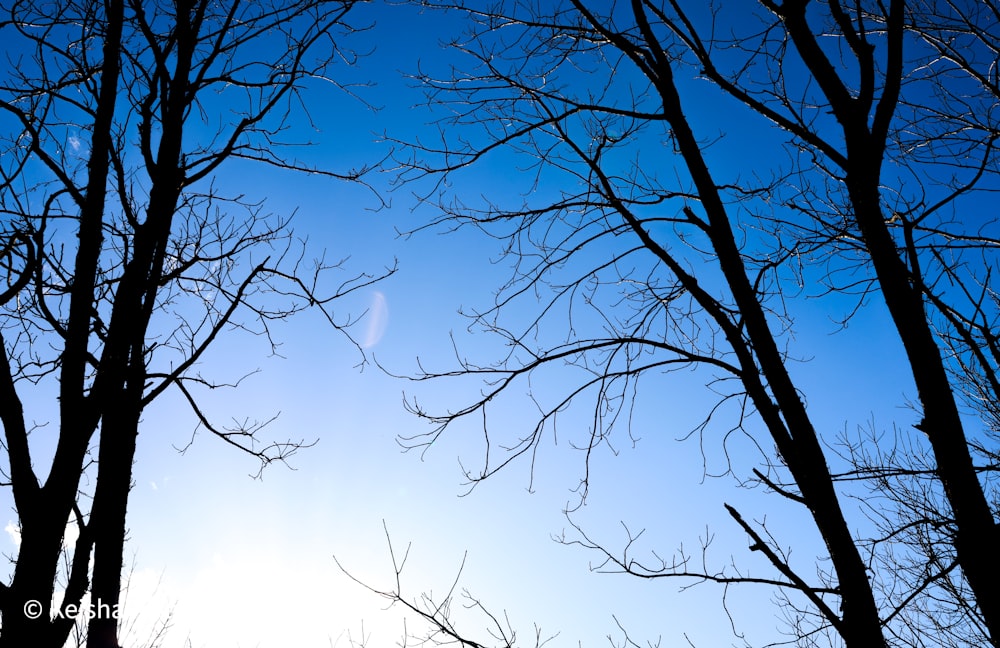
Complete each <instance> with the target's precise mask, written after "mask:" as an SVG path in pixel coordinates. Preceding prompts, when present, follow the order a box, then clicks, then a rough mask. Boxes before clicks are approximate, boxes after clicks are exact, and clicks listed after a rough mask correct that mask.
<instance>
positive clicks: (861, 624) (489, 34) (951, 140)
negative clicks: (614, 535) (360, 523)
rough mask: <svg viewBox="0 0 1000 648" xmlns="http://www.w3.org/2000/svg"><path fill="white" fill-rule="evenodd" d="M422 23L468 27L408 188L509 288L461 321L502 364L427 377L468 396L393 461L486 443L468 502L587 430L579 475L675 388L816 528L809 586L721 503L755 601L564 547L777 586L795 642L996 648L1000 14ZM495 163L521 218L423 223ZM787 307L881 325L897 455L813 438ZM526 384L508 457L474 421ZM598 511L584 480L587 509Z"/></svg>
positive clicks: (476, 215) (691, 10)
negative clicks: (688, 383) (672, 384)
mask: <svg viewBox="0 0 1000 648" xmlns="http://www.w3.org/2000/svg"><path fill="white" fill-rule="evenodd" d="M428 4H431V5H434V6H437V7H439V8H446V9H448V8H450V9H458V10H460V11H463V12H464V13H465V14H466V15H467V16H468V18H469V20H470V25H471V26H470V28H469V31H468V33H466V34H464V35H463V36H462V37H461V38H460V39H456V40H455V41H454V42H453V43H452V47H453V49H454V51H455V57H456V59H457V57H459V56H460V55H461V56H462V57H463V59H462V60H464V61H465V62H466V63H465V64H462V63H452V65H453V68H454V69H455V70H458V71H457V72H454V71H449V72H446V73H444V75H443V76H435V72H434V70H433V69H428V70H427V71H425V72H423V73H422V74H421V75H420V76H419V80H420V81H421V83H423V84H424V85H425V87H426V88H427V89H428V98H429V102H430V103H431V104H432V105H438V104H443V105H446V106H447V108H448V109H449V114H450V115H451V116H450V117H448V118H447V119H446V121H444V122H442V128H441V137H440V144H438V145H430V144H428V143H426V142H424V143H422V144H420V145H418V146H415V147H413V148H411V150H412V151H413V157H412V158H411V159H409V160H407V163H408V165H409V168H410V171H411V175H410V179H411V180H423V181H427V180H430V181H431V182H432V183H433V184H432V186H433V189H431V190H429V191H427V193H426V194H425V196H427V199H429V200H430V199H433V200H435V202H436V203H437V204H438V205H439V206H440V208H441V209H443V216H442V217H441V218H440V219H439V220H437V221H435V222H434V223H433V224H431V225H429V227H436V226H445V227H449V228H450V227H463V226H471V227H476V228H481V229H483V230H485V231H486V232H487V233H488V234H490V235H491V236H494V237H496V238H498V239H500V240H502V241H504V245H505V247H504V251H505V253H506V255H507V256H508V258H509V259H510V260H511V263H512V266H513V268H514V271H513V273H512V276H511V279H510V281H509V283H507V284H505V285H504V286H501V287H500V291H499V293H498V296H497V298H496V301H495V302H494V303H493V304H492V305H491V306H489V307H488V308H486V309H485V310H483V311H478V312H474V313H472V314H471V317H472V319H473V320H474V324H475V325H476V326H478V327H479V328H481V329H484V330H486V331H488V332H490V333H493V334H495V335H497V336H499V337H500V338H501V339H502V340H503V341H504V342H505V343H506V344H507V346H508V349H509V352H508V353H507V354H506V355H504V356H503V357H500V358H491V359H489V360H487V361H481V362H476V361H475V360H468V359H466V356H465V355H464V354H462V355H460V357H459V360H458V361H459V365H458V366H457V367H456V368H454V369H452V370H445V371H432V372H428V373H426V374H422V375H420V376H418V377H417V378H418V379H442V378H448V377H452V378H457V379H463V378H465V379H467V378H468V377H470V376H472V377H478V378H481V379H482V380H484V381H485V382H486V387H485V389H484V391H483V393H482V396H481V397H480V398H475V399H473V400H472V401H471V402H467V403H465V404H463V405H462V406H461V407H459V408H458V409H457V410H450V411H448V412H446V413H443V414H439V413H436V412H434V411H429V410H427V409H426V408H424V407H421V406H417V405H416V404H415V403H413V405H412V408H413V410H414V411H415V412H416V413H417V414H418V415H420V416H422V417H425V418H426V419H428V420H429V421H430V422H431V423H432V424H433V427H432V430H431V431H429V432H428V433H426V434H424V435H420V436H417V437H413V438H410V439H408V440H407V441H408V442H409V444H410V445H412V446H413V447H426V446H428V445H429V444H430V443H432V442H433V441H434V440H435V439H437V438H438V437H439V436H440V435H441V434H443V433H444V432H445V430H446V429H448V428H449V427H450V426H452V425H453V424H455V423H456V422H458V421H460V420H465V419H472V420H475V421H477V424H481V425H482V432H483V436H484V439H485V442H486V445H487V454H486V457H485V462H484V463H483V465H482V467H481V468H479V469H476V470H471V471H469V473H468V475H467V476H468V478H469V479H470V480H471V481H472V482H473V483H475V482H477V481H479V480H482V479H486V478H488V477H489V476H490V475H491V474H494V473H495V472H496V471H497V470H500V469H502V468H504V467H505V466H507V465H509V464H510V463H511V462H513V461H515V460H517V459H518V458H524V459H525V460H527V461H531V462H533V457H534V456H535V452H536V450H537V448H538V446H539V444H540V443H542V441H543V438H544V435H545V433H546V432H547V431H548V430H550V429H552V428H554V426H555V425H556V420H557V417H558V415H560V414H561V413H562V412H564V411H565V410H566V409H567V408H570V407H573V406H577V407H581V406H582V407H586V408H589V412H590V417H591V420H592V423H591V425H590V427H589V429H587V430H585V431H577V434H576V435H574V437H573V438H575V439H577V444H578V445H580V446H582V447H583V448H584V449H585V450H586V453H585V454H586V456H587V458H588V459H587V461H589V457H590V455H591V453H592V452H593V451H594V450H595V449H596V448H598V447H599V446H600V445H601V444H604V443H610V442H611V441H612V440H613V439H614V434H615V433H616V432H615V430H616V429H618V428H622V427H627V425H628V421H629V418H630V417H629V413H630V411H631V408H632V407H634V405H635V403H636V402H637V399H642V398H643V397H644V392H643V391H642V390H641V389H640V388H639V383H640V381H642V382H643V384H646V383H648V382H650V381H653V380H654V379H655V380H661V379H669V378H671V377H672V378H673V379H675V380H690V376H691V375H692V374H691V372H692V371H694V372H696V373H695V374H694V375H697V376H702V377H704V378H705V380H706V382H707V383H709V384H710V386H711V388H712V390H713V391H714V392H715V393H717V394H719V395H720V401H719V403H718V404H717V406H716V407H714V408H712V409H711V411H710V412H707V413H706V415H705V417H704V421H703V423H702V424H701V425H700V426H698V428H697V430H696V431H697V432H698V433H699V434H700V435H702V437H703V445H709V444H710V441H711V438H712V437H711V436H709V434H710V433H711V432H712V431H713V430H715V429H720V428H721V429H723V430H725V431H727V433H730V432H733V431H738V432H741V433H743V434H745V435H747V437H749V438H750V439H751V440H752V441H753V443H755V444H756V446H757V447H758V448H759V449H760V454H759V455H758V456H757V457H756V458H749V457H745V456H728V457H727V460H728V461H729V462H730V463H729V471H730V472H731V473H732V474H733V475H735V476H736V477H737V478H738V479H740V480H741V481H743V483H744V484H749V485H757V486H759V487H761V488H763V489H764V490H767V491H770V492H772V493H776V494H778V495H780V496H781V497H782V498H783V500H784V502H785V503H786V505H787V506H788V507H790V508H791V509H793V510H796V511H797V512H798V513H799V515H800V516H801V518H802V519H803V520H808V521H809V523H810V524H811V526H812V527H813V528H815V529H816V530H817V531H818V533H819V535H820V537H821V538H822V541H823V547H822V555H821V556H820V559H819V560H818V561H817V562H816V563H815V564H809V565H807V566H806V567H805V568H803V567H802V565H801V564H793V563H792V562H791V560H790V558H789V556H788V553H787V552H786V551H785V550H784V547H786V546H787V545H788V544H789V543H790V542H791V541H790V540H787V539H786V540H783V539H782V537H781V535H780V533H779V532H777V531H774V530H772V529H769V528H768V527H766V526H764V525H763V524H762V523H760V522H756V521H754V519H753V518H754V517H756V516H752V515H747V513H746V512H745V511H739V510H737V509H736V508H734V507H732V506H729V505H728V504H727V505H725V510H726V512H727V513H728V515H729V517H730V518H731V519H732V522H733V524H734V526H733V529H734V531H735V532H736V533H739V534H745V535H746V536H748V537H749V539H750V550H751V551H753V552H758V554H759V555H761V556H763V557H764V558H765V559H766V560H767V562H768V563H769V565H770V567H771V569H772V575H771V576H768V577H764V578H761V577H753V578H751V577H750V576H748V574H747V572H746V571H743V570H738V569H736V568H735V567H734V566H726V565H725V564H724V563H725V562H726V561H722V566H721V567H719V568H714V567H712V566H711V564H708V563H702V564H699V563H698V561H696V560H692V559H691V557H690V556H687V555H684V554H681V555H677V556H675V558H674V559H673V560H655V559H654V560H652V562H649V560H644V559H643V557H641V556H636V555H634V553H633V551H634V550H633V549H632V548H631V547H632V540H633V539H634V536H630V537H629V538H628V539H627V542H628V546H627V547H626V549H625V550H624V551H618V550H613V549H610V548H605V547H604V546H603V545H602V543H601V542H597V541H593V540H591V539H590V538H589V537H588V535H587V533H585V532H584V530H583V529H581V528H578V529H577V531H578V534H577V535H576V537H575V538H570V539H568V540H567V541H568V542H577V543H581V544H583V545H585V546H587V547H589V548H590V549H592V550H593V551H596V552H599V554H600V555H601V556H602V557H603V560H604V563H603V564H604V566H605V567H607V568H611V569H616V570H619V571H622V572H627V573H631V574H634V575H636V576H639V577H642V578H672V579H686V580H689V581H692V582H699V581H709V582H717V583H724V584H726V585H727V587H728V586H732V585H734V584H745V585H746V586H747V587H754V586H759V587H767V588H771V589H772V590H774V591H776V592H777V593H778V596H779V597H781V598H782V600H783V601H784V604H783V610H782V613H783V615H784V616H785V617H786V618H787V619H789V620H790V624H791V631H792V634H793V637H794V639H793V641H794V643H796V644H797V645H802V646H815V645H845V646H851V647H865V648H869V647H873V646H930V645H933V646H967V645H994V646H996V645H1000V562H998V561H997V560H996V555H995V547H996V546H997V542H998V539H1000V538H998V535H1000V534H998V531H997V521H996V520H997V517H996V516H997V514H998V508H1000V502H998V493H997V490H996V486H995V484H996V481H995V475H996V471H997V467H998V464H997V457H998V451H997V440H998V439H997V411H998V408H997V405H996V403H997V402H1000V380H998V375H997V367H998V365H1000V353H998V350H1000V346H998V342H997V339H998V338H997V324H998V315H1000V310H998V299H997V286H996V284H995V279H994V275H995V270H996V263H997V249H998V242H1000V238H998V232H997V221H996V219H995V217H994V216H992V215H991V213H990V211H991V208H992V203H991V199H992V196H993V193H994V192H995V191H996V190H997V189H998V188H1000V184H998V179H1000V176H998V174H997V172H998V170H1000V169H998V167H997V162H998V158H997V155H996V152H995V148H996V146H995V143H996V140H997V137H998V135H1000V128H998V126H1000V124H998V122H997V114H996V108H995V106H996V100H997V98H998V96H1000V93H998V81H997V78H998V77H997V71H996V65H997V64H996V61H997V57H998V54H1000V38H998V37H1000V7H998V6H997V5H996V3H994V2H992V1H989V2H972V1H969V2H964V1H958V2H947V3H940V2H938V3H934V2H929V3H923V2H906V0H886V1H885V2H882V1H881V0H879V1H873V2H864V1H859V2H855V3H842V2H840V1H839V0H829V1H828V2H824V3H816V2H813V3H810V2H808V0H783V1H778V0H760V1H759V3H725V4H722V3H720V4H719V5H718V6H715V5H704V4H702V3H682V2H677V1H675V0H662V1H660V0H630V2H624V3H617V4H612V5H611V6H609V5H608V4H607V3H599V2H592V3H591V2H586V1H585V0H569V1H567V2H559V3H533V2H527V3H524V2H498V3H496V4H495V5H493V6H491V8H489V9H484V8H483V7H482V6H481V5H479V4H478V3H464V2H454V3H452V2H449V3H435V2H431V3H428ZM709 105H711V106H712V110H704V109H703V107H704V106H709ZM727 131H728V132H727ZM734 140H736V142H735V143H733V144H730V143H731V142H733V141H734ZM740 140H742V142H743V143H742V144H741V143H739V142H740ZM748 140H749V141H751V142H752V144H751V145H748V144H746V143H745V142H746V141H748ZM755 151H770V152H771V153H770V154H766V155H756V156H755V155H754V154H753V152H755ZM494 155H495V156H502V155H511V157H510V158H505V159H513V160H515V162H514V163H515V164H519V165H521V170H522V174H523V177H524V178H526V180H527V182H528V185H527V186H526V187H525V191H524V196H523V198H522V199H521V200H520V201H517V202H515V203H513V204H510V203H507V202H504V200H503V199H501V198H494V197H491V196H489V195H487V196H486V197H485V199H484V200H483V201H482V202H481V203H476V202H474V201H470V199H468V198H467V197H465V196H462V195H458V196H456V197H454V199H453V200H452V199H451V196H449V194H447V193H445V194H444V195H445V198H444V199H440V198H439V196H440V193H439V191H443V189H444V187H461V186H462V184H461V178H462V174H463V173H464V172H465V170H466V169H467V168H469V167H472V166H474V165H476V164H478V163H479V162H480V161H481V160H482V159H484V158H486V157H488V156H494ZM737 160H743V161H745V163H743V164H741V163H739V162H736V161H737ZM764 165H766V166H764ZM806 298H808V299H809V300H812V302H813V303H815V300H823V301H825V302H826V303H829V304H830V306H829V307H828V308H829V310H830V312H831V313H835V312H841V313H846V315H845V316H844V318H843V319H844V323H845V324H846V323H847V322H848V320H849V319H850V317H851V316H852V315H853V314H854V313H857V312H858V311H860V310H869V311H872V310H873V309H874V310H873V312H875V313H879V312H881V313H884V322H885V325H886V327H887V329H889V330H892V331H894V335H895V336H896V338H897V339H898V342H899V344H900V347H901V349H902V352H901V354H900V357H901V359H902V361H903V362H905V363H906V364H907V369H908V371H909V374H910V375H911V376H912V381H913V382H912V385H913V389H914V390H915V393H916V396H915V398H914V399H913V402H912V403H909V405H911V406H912V409H913V413H912V415H908V416H907V417H905V418H904V419H901V420H899V421H897V422H893V424H892V430H893V431H889V432H885V431H882V430H868V431H867V432H865V433H859V434H856V435H855V434H844V433H843V431H842V429H841V431H840V432H833V433H831V432H829V423H828V422H826V421H816V420H815V417H814V415H813V414H812V413H811V412H810V410H809V408H808V407H807V406H806V398H807V397H808V392H807V388H806V387H805V386H804V383H803V382H802V381H801V380H798V379H797V378H796V373H795V370H794V364H793V362H792V361H791V360H790V358H792V357H794V356H796V355H798V356H803V355H809V354H810V353H811V351H810V350H803V349H801V348H799V347H797V346H796V341H795V337H794V334H795V332H796V331H797V330H798V329H797V324H796V314H797V312H798V309H800V308H802V306H803V304H804V303H805V299H806ZM845 304H847V306H845ZM519 308H524V309H528V310H530V312H531V313H532V315H531V316H530V317H529V318H527V320H519V319H518V318H517V312H518V309H519ZM819 360H821V359H818V360H817V361H819ZM855 361H856V363H857V366H858V370H859V371H864V370H865V369H864V367H865V365H866V362H867V359H866V358H865V357H862V356H860V355H859V357H857V358H856V359H855ZM681 371H683V372H684V374H683V376H684V377H683V378H681V375H680V372H681ZM546 376H558V383H557V384H558V385H562V386H564V388H563V389H562V391H560V392H559V393H557V394H553V389H554V388H553V386H552V385H549V384H546V383H545V381H546V378H545V377H546ZM654 377H655V378H654ZM664 377H665V378H664ZM529 381H530V382H529ZM540 384H546V389H544V390H543V392H544V393H538V385H540ZM525 385H528V387H527V388H528V389H531V388H532V387H534V390H533V393H534V394H535V396H534V402H535V404H536V406H537V407H538V408H539V416H538V421H537V425H535V426H534V427H533V428H532V429H531V430H530V431H529V432H528V433H527V434H525V435H523V436H519V437H515V438H509V437H505V436H504V435H503V434H502V433H501V432H500V431H498V430H494V429H492V428H491V426H490V421H491V420H492V419H491V413H492V412H493V411H494V410H493V408H494V407H502V405H498V403H501V402H503V403H509V402H510V401H509V397H510V392H512V391H514V390H523V389H525ZM505 397H506V398H508V400H506V401H504V398H505ZM970 410H971V411H972V412H975V413H978V415H979V416H978V417H972V416H967V415H964V414H963V412H969V411H970ZM727 417H728V420H727ZM564 434H565V431H564ZM589 484H590V479H589V472H588V471H587V469H586V468H585V472H584V476H583V479H582V485H581V493H582V494H583V496H584V497H585V496H586V493H587V488H588V487H589ZM854 498H859V499H860V502H861V503H860V504H855V503H854V502H855V499H854ZM720 504H721V503H720ZM766 506H767V507H769V508H773V507H774V500H773V499H771V500H769V502H768V504H766ZM658 555H662V553H660V554H658Z"/></svg>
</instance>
